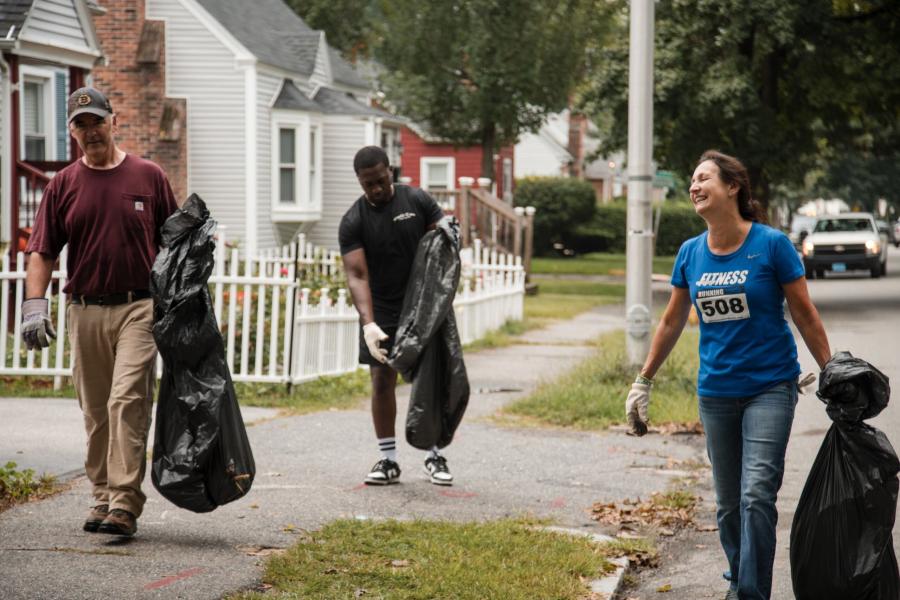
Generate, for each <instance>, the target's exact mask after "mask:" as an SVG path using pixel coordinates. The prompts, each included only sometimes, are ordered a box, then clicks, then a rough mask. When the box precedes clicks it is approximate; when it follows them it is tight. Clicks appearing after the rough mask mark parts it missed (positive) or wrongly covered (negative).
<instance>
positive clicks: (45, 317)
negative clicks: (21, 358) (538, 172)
mask: <svg viewBox="0 0 900 600" xmlns="http://www.w3.org/2000/svg"><path fill="white" fill-rule="evenodd" d="M22 339H23V340H24V341H25V347H26V348H28V349H29V350H39V349H41V348H47V347H48V346H50V340H51V339H54V340H55V339H56V330H55V329H53V322H52V321H50V301H49V300H47V299H46V298H29V299H28V300H26V301H25V302H23V303H22Z"/></svg>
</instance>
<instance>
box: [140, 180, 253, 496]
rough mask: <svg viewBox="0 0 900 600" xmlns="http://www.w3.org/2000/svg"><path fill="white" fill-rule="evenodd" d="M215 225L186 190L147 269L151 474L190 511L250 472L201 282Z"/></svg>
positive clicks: (236, 487) (240, 486) (241, 489)
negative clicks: (156, 361) (154, 381)
mask: <svg viewBox="0 0 900 600" xmlns="http://www.w3.org/2000/svg"><path fill="white" fill-rule="evenodd" d="M215 228H216V222H215V221H214V220H212V219H211V218H210V217H209V211H208V210H207V209H206V205H205V204H204V203H203V200H201V199H200V197H199V196H197V195H196V194H191V197H190V198H188V199H187V201H186V202H185V203H184V206H182V207H181V209H180V210H178V211H176V212H175V213H174V214H173V215H172V216H170V217H169V218H168V219H167V220H166V222H165V224H164V225H163V228H162V248H161V250H160V253H159V255H158V256H157V257H156V262H155V263H154V265H153V271H152V272H151V275H150V291H151V292H152V294H153V338H154V339H155V340H156V345H157V348H158V349H159V353H160V354H161V355H162V359H163V372H162V379H161V380H160V387H159V396H158V399H157V406H156V432H155V435H154V441H153V464H152V469H151V477H152V480H153V485H154V487H156V489H157V490H159V493H160V494H162V495H163V496H165V497H166V498H167V499H168V500H169V501H171V502H172V503H173V504H175V505H177V506H180V507H181V508H186V509H188V510H192V511H194V512H209V511H211V510H214V509H215V508H216V507H218V506H220V505H222V504H226V503H228V502H231V501H232V500H237V499H238V498H240V497H242V496H244V495H245V494H246V493H247V492H248V491H249V490H250V486H251V484H252V483H253V477H254V475H255V474H256V466H255V464H254V462H253V454H252V452H251V450H250V442H249V440H248V439H247V431H246V429H245V428H244V421H243V419H242V418H241V410H240V407H239V406H238V402H237V397H236V396H235V393H234V384H233V383H232V381H231V374H230V373H229V371H228V364H227V362H226V360H225V344H224V343H223V341H222V336H221V334H220V333H219V327H218V325H217V323H216V317H215V313H214V312H213V307H212V302H211V301H210V295H209V288H208V286H207V281H208V280H209V276H210V274H211V273H212V269H213V251H214V249H215V242H214V241H213V232H214V231H215Z"/></svg>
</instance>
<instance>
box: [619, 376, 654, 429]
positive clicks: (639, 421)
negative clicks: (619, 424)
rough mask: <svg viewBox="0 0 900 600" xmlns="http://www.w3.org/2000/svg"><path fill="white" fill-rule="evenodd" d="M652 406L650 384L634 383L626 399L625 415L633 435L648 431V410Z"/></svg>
mask: <svg viewBox="0 0 900 600" xmlns="http://www.w3.org/2000/svg"><path fill="white" fill-rule="evenodd" d="M649 408H650V386H649V385H648V384H646V383H637V382H635V383H632V384H631V391H630V392H628V398H627V399H626V400H625V416H626V417H627V419H628V426H629V427H630V428H631V431H630V433H631V434H632V435H637V436H642V435H644V434H645V433H647V423H648V422H649V418H648V417H647V410H648V409H649Z"/></svg>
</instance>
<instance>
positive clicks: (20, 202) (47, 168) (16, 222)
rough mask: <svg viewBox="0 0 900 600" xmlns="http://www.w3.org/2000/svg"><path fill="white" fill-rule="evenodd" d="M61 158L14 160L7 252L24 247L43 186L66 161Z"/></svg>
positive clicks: (41, 195)
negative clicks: (59, 159)
mask: <svg viewBox="0 0 900 600" xmlns="http://www.w3.org/2000/svg"><path fill="white" fill-rule="evenodd" d="M68 164H69V163H68V162H65V161H23V160H19V161H16V168H15V181H16V185H14V186H13V198H12V200H13V206H12V215H11V216H12V219H11V223H12V236H11V237H10V239H11V240H12V245H11V246H12V248H11V254H12V256H13V257H15V253H16V252H18V251H20V250H24V249H25V248H24V246H25V244H26V243H27V242H28V238H29V237H30V236H31V227H32V226H33V225H34V219H35V216H37V211H38V207H39V206H40V204H41V198H42V197H43V195H44V189H45V188H46V187H47V184H48V183H50V179H52V177H53V175H54V174H55V173H56V172H57V171H59V170H61V169H62V168H64V167H65V166H66V165H68Z"/></svg>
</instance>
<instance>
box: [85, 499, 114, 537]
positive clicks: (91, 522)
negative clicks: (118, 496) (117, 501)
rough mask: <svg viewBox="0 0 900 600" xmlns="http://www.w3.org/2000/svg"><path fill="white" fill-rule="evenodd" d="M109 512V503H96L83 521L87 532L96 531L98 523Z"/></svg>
mask: <svg viewBox="0 0 900 600" xmlns="http://www.w3.org/2000/svg"><path fill="white" fill-rule="evenodd" d="M108 514H109V504H98V505H97V506H95V507H94V508H92V509H91V512H89V513H88V517H87V520H85V522H84V530H85V531H87V532H89V533H97V530H98V529H99V528H100V523H102V522H103V519H105V518H106V515H108Z"/></svg>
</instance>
